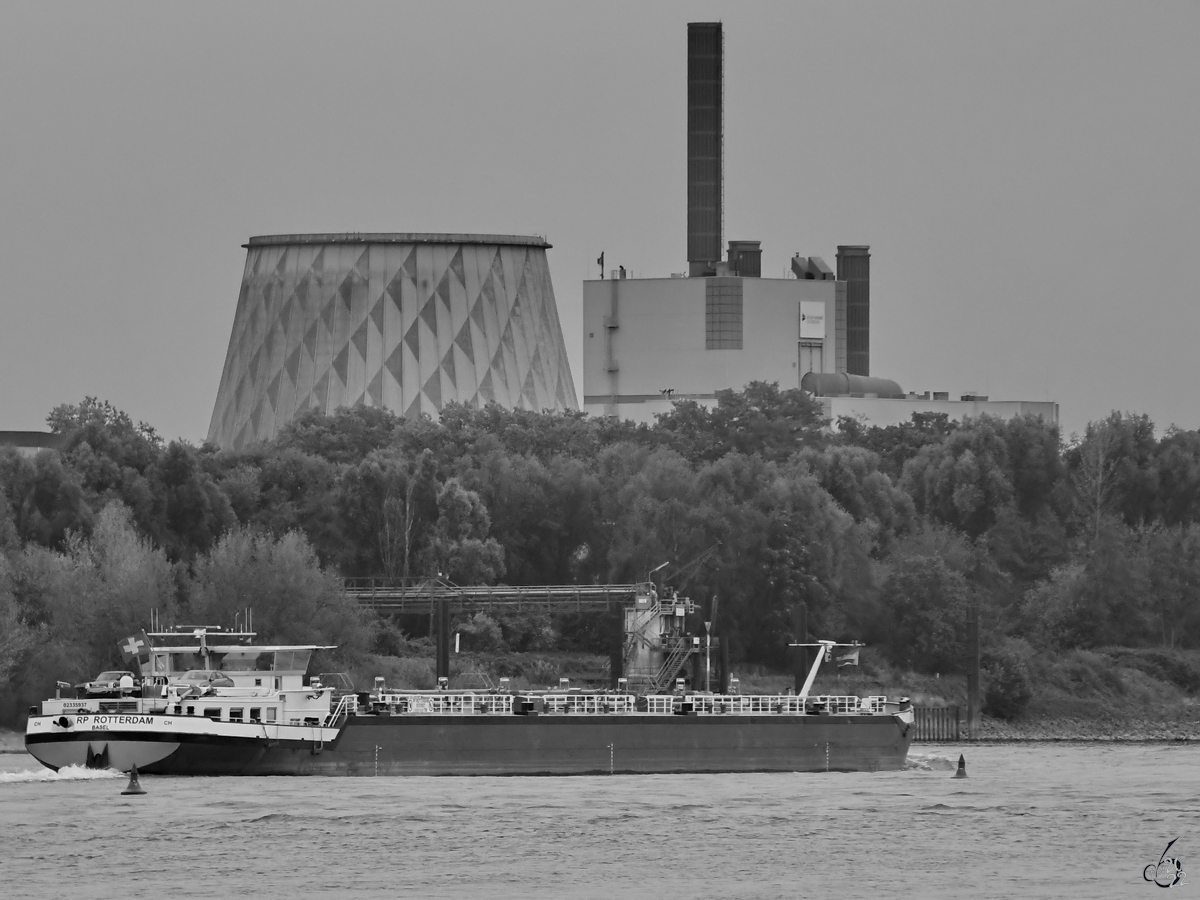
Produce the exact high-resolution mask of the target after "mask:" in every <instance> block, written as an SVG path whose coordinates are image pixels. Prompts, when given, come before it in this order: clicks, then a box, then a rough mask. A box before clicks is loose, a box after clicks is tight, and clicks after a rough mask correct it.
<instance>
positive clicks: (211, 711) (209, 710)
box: [204, 706, 221, 722]
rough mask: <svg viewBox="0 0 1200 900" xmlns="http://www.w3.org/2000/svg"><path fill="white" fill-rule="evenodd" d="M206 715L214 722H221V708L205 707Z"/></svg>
mask: <svg viewBox="0 0 1200 900" xmlns="http://www.w3.org/2000/svg"><path fill="white" fill-rule="evenodd" d="M204 715H206V716H207V717H208V718H210V719H212V720H213V721H214V722H220V721H221V707H219V706H206V707H204Z"/></svg>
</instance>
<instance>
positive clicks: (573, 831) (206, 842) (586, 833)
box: [0, 744, 1200, 900]
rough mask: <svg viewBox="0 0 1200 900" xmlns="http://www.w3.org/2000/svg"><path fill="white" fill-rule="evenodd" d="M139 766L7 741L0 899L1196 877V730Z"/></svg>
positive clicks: (925, 890) (918, 891) (1005, 884)
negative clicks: (1191, 739)
mask: <svg viewBox="0 0 1200 900" xmlns="http://www.w3.org/2000/svg"><path fill="white" fill-rule="evenodd" d="M960 752H962V753H964V754H965V755H966V759H967V772H968V776H969V777H968V778H967V779H966V780H960V779H955V778H952V777H951V776H952V774H953V771H954V768H955V764H956V762H957V760H958V755H959V753H960ZM126 782H127V778H126V777H125V776H121V775H118V774H116V773H107V772H104V773H96V772H87V771H74V772H72V771H70V770H65V771H64V772H62V773H59V774H54V773H51V772H49V771H48V770H45V769H41V768H40V767H39V766H38V765H37V763H36V761H34V760H33V759H32V758H31V757H29V756H26V755H24V754H4V755H0V829H2V833H3V835H4V839H3V840H2V841H0V875H2V882H0V896H3V897H5V898H8V897H39V898H40V897H47V898H49V897H60V896H61V897H68V898H71V900H76V898H80V900H86V898H109V897H120V898H122V900H124V898H131V897H153V898H183V897H197V898H199V897H203V898H213V897H233V896H243V895H245V896H250V895H252V896H255V897H264V898H288V900H293V898H301V897H346V896H353V897H387V898H400V897H419V898H443V897H444V898H454V900H460V898H474V897H480V898H489V900H491V898H496V900H499V898H508V897H514V898H515V897H533V898H556V900H557V898H566V897H571V898H605V900H612V898H631V900H642V898H645V900H659V898H663V900H666V898H690V897H712V898H759V897H762V898H773V897H787V898H792V897H808V896H816V897H839V898H844V897H879V896H898V897H930V898H941V897H945V898H951V897H1006V898H1007V897H1048V898H1049V897H1054V898H1059V897H1089V898H1090V897H1147V896H1149V897H1157V896H1160V895H1161V892H1160V890H1159V889H1158V888H1156V887H1155V886H1154V884H1152V883H1149V882H1147V881H1146V880H1144V878H1143V870H1144V869H1145V867H1146V866H1147V865H1151V864H1156V863H1157V862H1158V861H1159V858H1160V856H1161V855H1162V854H1163V851H1164V848H1165V847H1166V845H1167V842H1168V841H1171V840H1172V839H1175V840H1176V843H1175V844H1174V846H1173V847H1172V848H1171V851H1170V853H1169V854H1168V855H1169V856H1171V857H1174V858H1177V859H1179V861H1180V862H1181V863H1182V865H1183V869H1184V871H1185V873H1188V872H1189V869H1194V870H1195V872H1196V874H1195V875H1191V874H1186V875H1185V877H1184V878H1183V882H1186V883H1182V884H1178V885H1176V886H1175V888H1174V889H1173V890H1171V892H1170V893H1168V894H1166V895H1165V896H1167V897H1171V896H1195V895H1197V894H1200V802H1198V799H1197V797H1198V794H1200V746H1196V745H1186V744H1178V745H1173V744H1100V745H1097V744H994V745H986V744H985V745H970V746H967V745H962V746H949V745H918V746H916V747H915V748H914V749H913V752H912V753H911V754H910V756H909V768H908V769H906V770H905V771H902V772H882V773H874V774H868V773H861V774H860V773H853V774H837V773H828V774H824V773H823V774H764V775H669V776H620V775H618V776H613V777H587V778H583V777H576V778H378V779H376V778H167V777H146V778H143V779H142V785H143V787H144V788H145V789H146V790H147V794H146V795H145V796H142V797H123V796H121V790H122V789H124V787H125V786H126ZM1162 871H1163V872H1165V871H1166V870H1165V868H1164V869H1163V870H1162ZM1165 880H1166V879H1164V881H1165Z"/></svg>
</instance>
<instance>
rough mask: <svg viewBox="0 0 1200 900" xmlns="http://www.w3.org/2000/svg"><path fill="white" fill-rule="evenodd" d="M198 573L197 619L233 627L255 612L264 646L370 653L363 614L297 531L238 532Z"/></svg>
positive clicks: (193, 603) (200, 562) (193, 595)
mask: <svg viewBox="0 0 1200 900" xmlns="http://www.w3.org/2000/svg"><path fill="white" fill-rule="evenodd" d="M194 570H195V575H194V578H193V580H192V583H191V587H190V589H189V596H188V602H189V614H190V615H191V616H192V617H193V618H194V619H196V620H200V621H205V622H232V621H233V619H234V616H235V615H237V614H239V613H241V612H242V611H244V610H246V609H252V610H253V611H254V627H255V630H256V631H257V632H258V639H259V640H260V641H262V642H264V643H284V644H313V643H315V644H322V643H324V644H335V645H337V646H338V647H339V648H340V649H341V650H342V652H343V654H344V655H346V656H349V657H353V656H354V655H356V654H359V653H361V652H363V651H364V650H365V648H366V646H367V641H368V629H367V627H366V624H365V620H364V616H363V613H362V611H361V610H360V609H359V608H358V606H357V605H356V604H355V603H354V601H352V600H350V599H349V598H348V597H347V596H346V593H345V591H344V590H343V589H342V581H341V579H340V578H339V577H338V576H337V575H336V574H334V573H332V572H330V571H328V570H326V569H323V568H322V567H321V564H320V562H319V561H318V559H317V555H316V553H314V552H313V548H312V545H311V544H309V542H308V541H307V540H306V539H305V537H304V535H303V534H301V533H300V532H298V531H291V532H288V533H287V534H284V535H281V536H278V537H276V536H274V535H271V534H267V533H264V532H259V531H255V530H253V529H252V528H247V527H244V526H237V527H235V528H232V529H230V530H229V531H227V532H226V533H225V534H224V535H223V536H222V537H221V539H220V540H219V541H218V542H217V543H216V545H215V546H214V547H213V548H212V549H211V550H210V551H209V552H207V553H205V554H203V555H202V556H200V557H198V558H197V559H196V561H195V564H194Z"/></svg>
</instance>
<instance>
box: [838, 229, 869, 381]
mask: <svg viewBox="0 0 1200 900" xmlns="http://www.w3.org/2000/svg"><path fill="white" fill-rule="evenodd" d="M837 280H838V281H844V282H846V371H847V372H849V373H850V374H851V375H870V374H871V248H870V247H869V246H866V245H865V244H850V245H840V246H839V247H838V248H837Z"/></svg>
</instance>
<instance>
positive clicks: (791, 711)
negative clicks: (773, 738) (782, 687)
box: [646, 694, 887, 716]
mask: <svg viewBox="0 0 1200 900" xmlns="http://www.w3.org/2000/svg"><path fill="white" fill-rule="evenodd" d="M886 702H887V698H886V697H877V696H871V697H858V696H853V695H850V696H837V695H831V694H822V695H819V696H809V697H808V698H804V697H800V696H798V695H796V694H682V695H681V694H652V695H650V696H648V697H646V711H647V712H650V713H657V714H659V715H672V714H679V713H681V712H693V713H695V714H696V715H698V716H761V715H791V716H804V715H822V714H823V715H834V716H850V715H881V714H883V713H884V712H885V711H886V709H885V705H884V704H885V703H886Z"/></svg>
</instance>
